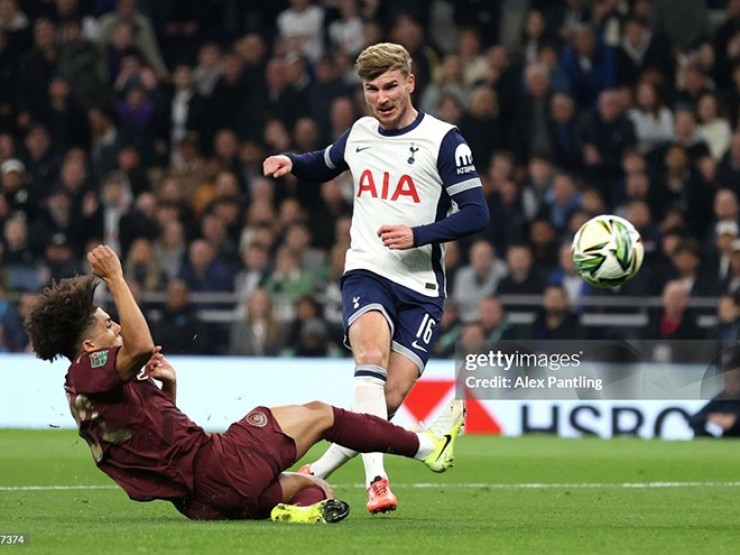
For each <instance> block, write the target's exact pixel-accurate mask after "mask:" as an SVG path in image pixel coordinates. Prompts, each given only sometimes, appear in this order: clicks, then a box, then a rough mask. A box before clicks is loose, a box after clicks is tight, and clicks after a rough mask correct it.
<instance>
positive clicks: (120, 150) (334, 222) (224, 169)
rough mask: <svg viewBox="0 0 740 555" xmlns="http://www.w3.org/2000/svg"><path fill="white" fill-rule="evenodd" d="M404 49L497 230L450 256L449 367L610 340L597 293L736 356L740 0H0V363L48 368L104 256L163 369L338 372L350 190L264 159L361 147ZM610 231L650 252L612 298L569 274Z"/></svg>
mask: <svg viewBox="0 0 740 555" xmlns="http://www.w3.org/2000/svg"><path fill="white" fill-rule="evenodd" d="M384 40H389V41H393V42H398V43H401V44H403V45H404V46H405V47H406V48H407V49H408V50H409V52H411V54H412V56H413V59H414V71H415V75H416V77H417V81H416V82H417V88H416V91H415V93H414V101H415V103H416V105H417V106H418V107H420V108H421V109H422V110H424V111H426V112H428V113H431V114H434V115H436V116H438V117H440V118H441V119H444V120H446V121H449V122H452V123H455V124H456V125H458V126H459V128H460V130H461V131H462V133H463V135H464V136H465V138H466V139H467V141H468V142H469V144H470V146H471V149H472V151H473V157H474V160H475V163H476V166H477V169H478V171H479V173H480V175H481V178H482V180H483V183H484V191H485V194H486V198H487V201H488V204H489V208H490V212H491V222H490V225H489V228H488V229H487V230H486V231H485V232H484V233H482V234H479V235H478V236H475V237H473V238H471V239H470V240H467V241H463V242H458V243H452V244H449V245H448V250H447V255H446V258H447V268H448V276H449V283H450V287H449V290H448V293H449V297H448V303H447V308H446V311H445V316H444V318H443V320H442V322H440V324H439V328H440V330H439V331H440V341H439V345H438V351H437V353H436V354H437V355H438V356H449V355H451V353H452V352H453V350H454V342H455V341H456V340H458V339H459V340H461V341H463V342H465V343H466V344H468V345H478V344H480V345H484V344H485V343H486V342H490V341H495V340H497V339H505V338H526V337H531V338H553V339H569V338H574V339H575V338H581V337H587V336H588V337H592V336H601V337H603V336H604V335H605V334H609V333H615V332H614V330H613V329H611V328H608V327H606V326H602V327H601V328H599V326H585V325H584V324H583V322H582V318H581V316H583V315H584V314H585V313H586V312H588V311H589V310H594V309H593V307H591V308H589V305H588V303H587V302H586V301H587V299H588V298H589V297H590V296H593V295H595V294H598V295H601V296H604V295H606V296H611V297H616V298H617V299H619V298H621V297H624V298H625V299H634V298H661V302H660V306H657V307H655V308H656V312H655V314H653V313H652V311H650V313H649V314H646V316H647V324H645V325H644V326H642V327H640V328H634V327H633V328H630V327H625V328H623V332H624V333H625V334H627V335H629V334H630V333H633V334H634V333H639V334H641V335H640V336H641V337H643V338H645V337H648V336H650V337H652V338H655V339H659V338H663V339H665V338H676V339H680V338H699V337H703V336H705V335H706V334H707V333H711V332H710V331H708V330H707V329H706V327H700V326H699V325H698V324H697V321H696V317H695V316H696V315H695V314H694V313H692V309H691V308H690V307H689V304H690V301H691V299H693V298H703V299H712V298H717V299H719V302H718V305H717V306H718V308H717V310H716V311H714V310H712V312H713V313H715V312H716V318H717V320H718V322H719V324H717V326H716V328H712V331H716V332H718V333H719V334H720V335H721V336H722V337H723V338H726V339H732V340H735V339H737V337H738V331H739V330H740V325H739V324H738V322H740V308H739V306H740V230H739V228H738V224H739V223H740V204H739V203H738V195H740V0H727V1H723V0H707V1H706V2H705V1H702V0H593V1H589V0H530V1H527V0H510V1H497V0H454V1H453V0H435V1H433V2H428V1H424V0H314V1H313V2H311V1H309V0H290V1H285V0H252V1H250V2H241V1H238V0H178V1H174V0H157V1H156V2H155V1H154V0H138V1H137V0H25V1H23V2H19V1H17V0H0V191H1V192H2V194H1V195H0V239H1V240H0V268H1V270H0V352H8V351H11V352H12V351H25V350H28V349H29V348H30V346H29V345H28V338H27V336H26V334H25V331H24V330H23V326H22V320H23V318H24V316H25V315H26V314H27V313H28V310H29V307H30V306H31V305H32V303H33V301H34V299H35V295H36V294H37V293H38V291H40V290H41V289H42V288H43V287H44V286H46V285H48V284H49V283H50V282H51V281H52V280H55V279H60V278H63V277H67V276H71V275H74V274H76V273H83V272H86V271H87V270H88V268H86V265H85V264H86V263H85V259H84V256H83V253H84V252H86V251H87V250H89V249H90V248H91V247H92V246H94V245H95V244H99V243H101V242H104V243H106V244H109V245H111V246H112V247H113V248H114V249H115V250H116V251H117V252H118V253H119V255H120V256H121V258H122V260H123V261H124V268H125V274H126V279H127V280H128V282H129V283H130V284H132V287H133V288H134V289H135V292H136V294H137V296H138V297H139V298H140V299H141V304H142V306H143V307H144V310H145V311H146V313H147V315H148V316H149V319H150V321H151V322H152V327H153V332H154V333H153V335H154V338H155V340H156V341H157V343H159V344H162V345H163V346H164V349H165V351H167V352H170V353H192V354H224V353H231V354H245V355H277V354H282V355H300V356H342V355H344V349H343V348H341V297H340V292H339V277H340V276H341V273H342V266H343V261H344V252H345V250H346V248H347V245H348V241H349V233H348V230H349V225H350V219H351V213H352V196H353V192H352V182H351V179H347V178H346V177H345V176H340V177H339V178H338V179H336V180H333V181H329V182H327V183H323V184H313V183H301V182H299V181H298V180H296V179H295V178H293V177H291V176H288V177H285V178H280V179H277V180H274V179H272V178H266V177H264V176H263V175H262V161H263V160H264V159H265V157H267V156H269V155H270V154H274V153H279V152H284V151H294V152H307V151H311V150H315V149H318V148H323V147H324V146H325V145H327V144H329V143H331V141H332V140H333V139H334V138H336V137H337V136H339V135H340V134H341V133H342V132H343V131H345V130H346V129H347V128H349V127H350V126H351V125H352V123H353V121H354V120H355V119H356V118H357V117H359V116H360V115H362V114H363V108H364V107H363V101H362V93H361V89H360V86H359V82H358V79H357V76H356V74H355V71H354V68H353V61H354V58H355V56H356V55H357V54H358V52H359V51H360V50H361V49H362V48H363V47H364V46H366V45H368V44H372V43H376V42H380V41H384ZM600 213H615V214H619V215H622V216H624V217H626V218H627V219H629V220H630V221H631V222H632V223H634V224H635V226H636V227H637V229H638V230H639V232H640V233H641V235H642V238H643V241H644V245H645V250H646V262H645V266H644V268H643V269H642V270H641V271H640V273H639V274H638V275H637V277H636V278H635V279H633V280H632V281H631V282H629V283H628V284H626V285H625V286H623V287H622V288H620V289H619V290H617V291H593V290H592V289H590V288H589V287H588V286H587V285H586V284H585V283H584V282H583V281H582V280H581V279H580V278H579V277H578V276H577V275H576V274H575V272H574V269H573V264H572V261H571V257H570V251H569V247H570V240H571V238H572V236H573V233H574V232H575V230H577V229H578V227H579V226H580V225H581V224H582V223H583V222H584V221H586V220H587V219H588V218H590V217H592V216H594V215H597V214H600ZM381 223H382V222H381ZM389 223H392V222H389ZM521 295H525V296H529V297H527V298H532V297H534V298H535V299H536V300H537V302H536V304H533V305H531V306H532V307H534V309H535V310H534V312H535V314H534V315H533V319H530V320H529V321H527V322H525V323H522V322H521V321H515V319H510V318H509V313H510V311H511V310H512V309H513V308H516V307H517V306H518V305H517V300H516V299H517V298H523V297H518V296H521ZM196 300H197V302H196ZM612 304H620V303H619V302H618V301H617V302H616V303H612ZM621 304H622V305H623V306H621V307H620V309H621V310H622V311H625V310H626V311H627V312H634V313H640V314H642V313H644V312H645V306H634V303H632V304H630V302H627V303H626V305H625V303H621ZM596 310H600V311H605V310H606V311H608V310H610V309H608V308H606V309H605V308H598V309H596ZM224 315H226V316H224ZM620 329H622V328H620ZM620 333H621V332H620Z"/></svg>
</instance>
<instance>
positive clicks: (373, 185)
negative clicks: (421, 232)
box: [357, 170, 421, 204]
mask: <svg viewBox="0 0 740 555" xmlns="http://www.w3.org/2000/svg"><path fill="white" fill-rule="evenodd" d="M363 194H365V195H370V196H371V197H373V198H380V199H383V200H390V201H398V200H402V201H406V202H409V201H411V202H413V203H415V204H418V203H419V202H421V201H420V200H419V193H418V192H417V191H416V184H414V180H413V178H412V177H411V176H410V175H406V174H403V175H401V177H399V178H398V180H396V179H395V178H393V179H391V175H390V174H389V173H388V172H383V177H382V179H381V180H378V181H376V179H375V177H373V173H372V172H371V171H370V170H364V171H363V172H362V174H361V175H360V181H359V187H358V189H357V198H360V197H361V196H362V195H363ZM401 197H404V198H401Z"/></svg>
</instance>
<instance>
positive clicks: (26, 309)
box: [17, 291, 39, 353]
mask: <svg viewBox="0 0 740 555" xmlns="http://www.w3.org/2000/svg"><path fill="white" fill-rule="evenodd" d="M38 296H39V294H38V293H36V292H35V291H23V292H22V293H21V295H20V300H19V301H18V316H19V328H18V335H17V345H18V347H17V348H18V351H19V352H27V353H30V352H33V345H31V342H30V339H29V337H28V333H26V328H25V326H24V325H23V323H24V322H25V321H26V318H27V317H28V315H29V314H30V312H31V309H32V308H33V305H34V304H36V300H37V299H38Z"/></svg>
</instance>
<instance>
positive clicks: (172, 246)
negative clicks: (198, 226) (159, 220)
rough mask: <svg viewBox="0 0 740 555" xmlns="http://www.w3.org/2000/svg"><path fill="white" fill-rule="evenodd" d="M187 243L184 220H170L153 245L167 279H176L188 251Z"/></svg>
mask: <svg viewBox="0 0 740 555" xmlns="http://www.w3.org/2000/svg"><path fill="white" fill-rule="evenodd" d="M186 245H187V243H186V241H185V231H184V229H183V225H182V222H180V221H178V220H170V221H168V222H167V223H166V224H165V225H164V227H163V229H162V234H161V235H160V236H159V237H158V238H157V239H156V241H155V242H154V245H153V246H152V249H153V251H154V256H155V257H156V258H157V260H158V261H159V264H160V266H161V267H162V272H163V273H164V276H165V278H166V280H167V281H170V280H172V279H175V277H177V275H178V274H179V273H180V268H182V265H183V262H184V261H185V254H186V252H187V246H186Z"/></svg>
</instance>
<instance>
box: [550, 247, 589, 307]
mask: <svg viewBox="0 0 740 555" xmlns="http://www.w3.org/2000/svg"><path fill="white" fill-rule="evenodd" d="M558 262H559V264H558V267H557V268H556V269H554V270H553V271H552V272H550V275H549V276H548V278H547V284H548V285H559V286H560V287H562V288H563V290H564V291H565V293H566V295H567V296H568V304H569V305H570V306H571V307H572V308H573V310H575V311H576V312H579V311H580V310H581V308H582V307H581V305H582V303H581V301H582V299H583V298H584V297H586V296H587V295H589V294H590V293H591V286H590V285H589V284H588V283H586V282H585V281H584V280H583V278H581V276H580V275H578V272H576V267H575V265H574V264H573V253H572V252H571V250H570V243H569V242H565V243H562V244H561V245H560V248H559V249H558Z"/></svg>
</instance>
